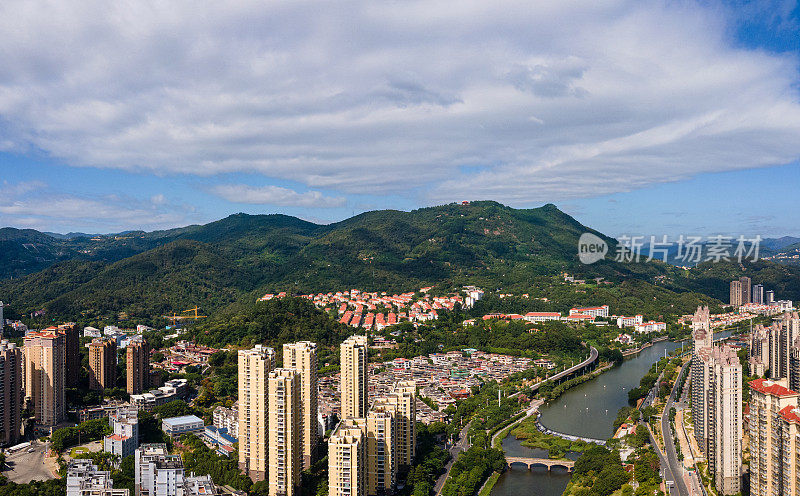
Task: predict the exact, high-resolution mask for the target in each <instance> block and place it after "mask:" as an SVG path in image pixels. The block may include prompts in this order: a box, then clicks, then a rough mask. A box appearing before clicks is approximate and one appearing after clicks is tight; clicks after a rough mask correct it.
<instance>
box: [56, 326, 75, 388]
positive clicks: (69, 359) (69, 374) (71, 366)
mask: <svg viewBox="0 0 800 496" xmlns="http://www.w3.org/2000/svg"><path fill="white" fill-rule="evenodd" d="M55 329H56V330H57V331H58V332H59V333H61V334H63V335H64V341H65V346H66V376H65V379H64V382H65V383H66V386H67V387H77V386H78V381H79V379H80V377H81V354H80V351H79V348H80V340H81V335H80V330H79V329H78V325H77V324H75V323H74V322H69V323H66V324H62V325H60V326H58V327H57V328H55Z"/></svg>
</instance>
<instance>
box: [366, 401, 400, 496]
mask: <svg viewBox="0 0 800 496" xmlns="http://www.w3.org/2000/svg"><path fill="white" fill-rule="evenodd" d="M365 427H366V430H365V435H366V439H367V463H366V465H365V468H366V471H367V473H366V482H367V494H369V495H384V494H389V493H391V492H392V490H393V489H394V486H395V483H396V482H397V480H396V479H397V468H398V467H397V411H396V408H395V407H394V406H392V405H376V406H375V407H374V408H372V409H371V410H370V411H369V414H367V419H366V423H365Z"/></svg>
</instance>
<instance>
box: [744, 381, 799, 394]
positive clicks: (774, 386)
mask: <svg viewBox="0 0 800 496" xmlns="http://www.w3.org/2000/svg"><path fill="white" fill-rule="evenodd" d="M750 388H751V389H755V390H756V391H758V392H760V393H764V394H771V395H773V396H797V395H798V394H800V393H796V392H794V391H792V390H791V389H788V388H785V387H783V386H781V385H780V384H778V383H777V382H773V381H770V380H767V379H756V380H754V381H750Z"/></svg>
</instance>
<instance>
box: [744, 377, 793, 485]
mask: <svg viewBox="0 0 800 496" xmlns="http://www.w3.org/2000/svg"><path fill="white" fill-rule="evenodd" d="M786 385H787V382H786V380H785V379H784V380H780V381H772V380H768V379H756V380H754V381H751V382H750V416H749V418H748V426H749V431H750V432H749V434H750V436H749V438H750V494H751V496H783V495H786V496H789V495H794V494H796V492H794V491H792V490H786V491H784V486H785V485H791V484H794V483H795V482H794V480H789V481H786V484H785V483H784V480H786V478H787V477H789V475H790V474H791V473H795V474H796V472H797V468H796V467H797V456H796V453H797V451H796V444H795V442H794V437H795V436H791V438H789V437H788V435H789V433H790V432H792V430H793V429H796V426H794V427H793V426H787V425H785V424H786V422H785V419H786V417H787V416H788V415H787V414H788V413H790V412H792V411H793V409H795V408H797V398H798V396H800V394H798V393H796V392H795V391H792V390H791V389H788V388H787V387H786ZM782 412H783V413H784V414H783V415H782V414H781V413H782ZM794 478H795V477H792V479H794ZM795 487H796V486H795Z"/></svg>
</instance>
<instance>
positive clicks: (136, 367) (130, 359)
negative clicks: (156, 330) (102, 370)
mask: <svg viewBox="0 0 800 496" xmlns="http://www.w3.org/2000/svg"><path fill="white" fill-rule="evenodd" d="M125 382H126V388H125V389H126V391H128V394H140V393H142V392H144V390H145V389H146V388H147V386H148V385H149V382H150V350H149V347H148V346H147V342H146V341H145V340H141V341H131V342H130V343H128V346H126V347H125Z"/></svg>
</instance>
